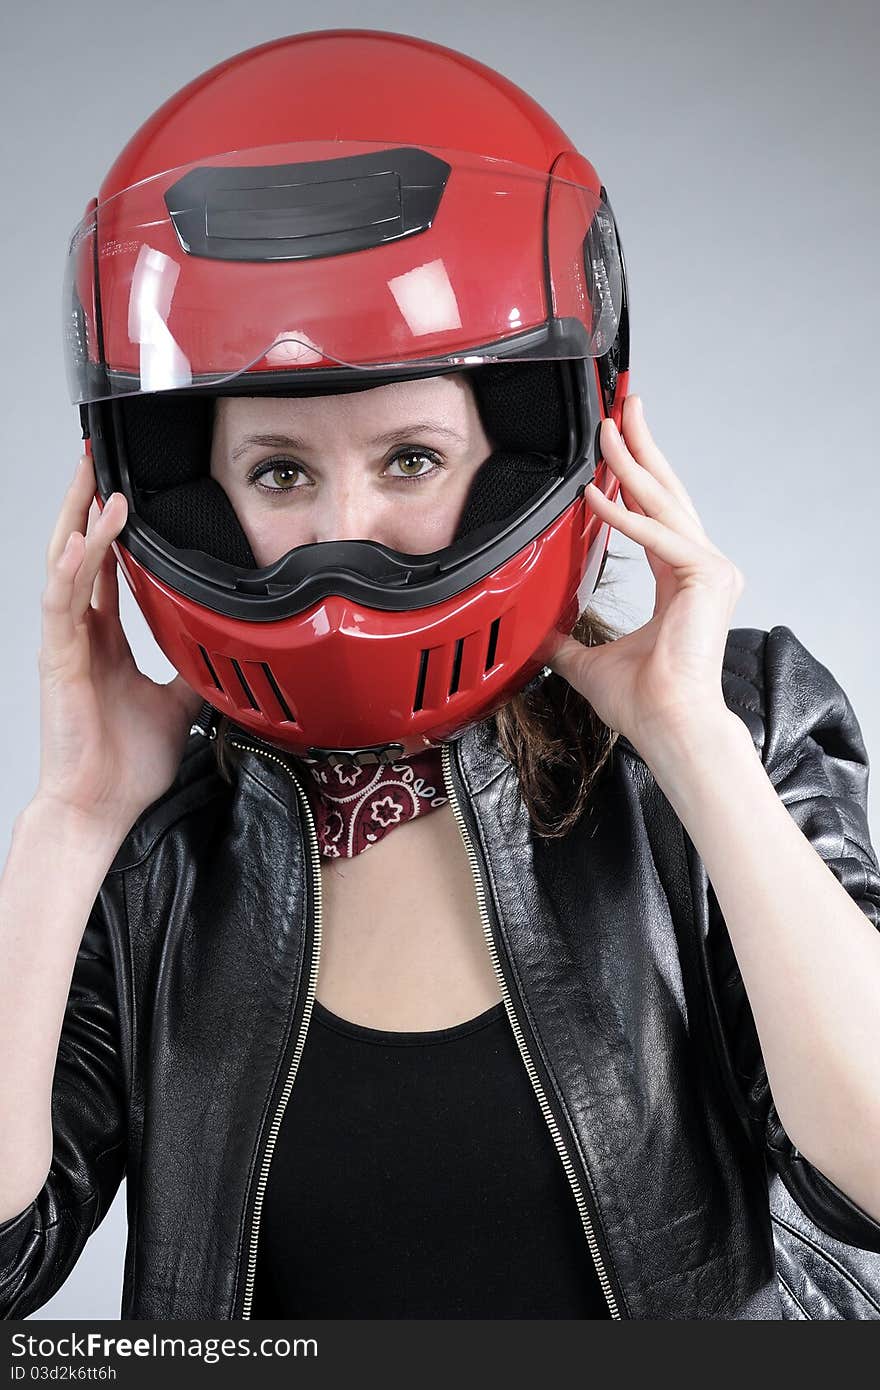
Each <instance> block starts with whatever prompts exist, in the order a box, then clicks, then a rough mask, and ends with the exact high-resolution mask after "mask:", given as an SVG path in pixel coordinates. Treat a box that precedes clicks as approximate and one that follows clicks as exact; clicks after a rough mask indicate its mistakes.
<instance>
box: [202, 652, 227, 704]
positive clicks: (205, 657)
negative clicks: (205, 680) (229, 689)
mask: <svg viewBox="0 0 880 1390" xmlns="http://www.w3.org/2000/svg"><path fill="white" fill-rule="evenodd" d="M199 651H200V652H201V654H202V660H203V661H204V663H205V665H206V666H207V668H208V675H209V676H210V677H211V680H212V681H213V682H214V684H215V686H216V687H217V689H218V690H223V686H222V685H221V684H220V680H219V678H218V676H217V672H216V671H215V670H214V667H213V666H212V665H211V658H210V657H209V656H208V653H207V652H206V651H205V649H204V647H203V646H202V644H201V642H200V643H199ZM224 694H225V691H224Z"/></svg>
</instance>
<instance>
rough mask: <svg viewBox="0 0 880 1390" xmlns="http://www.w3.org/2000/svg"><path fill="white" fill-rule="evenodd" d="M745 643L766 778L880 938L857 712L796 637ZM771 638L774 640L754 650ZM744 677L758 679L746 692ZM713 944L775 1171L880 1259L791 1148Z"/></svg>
mask: <svg viewBox="0 0 880 1390" xmlns="http://www.w3.org/2000/svg"><path fill="white" fill-rule="evenodd" d="M741 634H745V639H746V640H745V641H743V640H742V636H741ZM737 635H738V636H740V643H739V645H737V643H736V641H735V639H734V634H731V641H730V643H729V650H731V652H732V656H731V664H732V666H733V668H734V672H735V679H734V686H735V695H734V696H733V698H728V703H729V704H731V705H732V706H733V707H734V708H735V709H736V712H737V713H739V714H740V715H741V717H742V718H743V719H744V720H745V722H746V723H747V724H749V726H750V727H751V728H752V731H753V736H754V737H755V738H756V739H757V740H758V741H759V742H761V743H762V747H761V757H762V761H763V763H764V767H765V768H766V771H767V774H768V776H769V778H770V780H771V781H772V783H773V785H774V787H775V789H776V791H777V793H778V795H779V797H780V798H781V800H782V801H783V803H784V805H785V806H786V807H787V809H788V811H789V812H790V814H791V815H792V817H793V818H794V820H795V821H796V823H797V825H798V826H799V828H800V829H801V830H802V831H803V833H804V834H805V835H806V836H807V838H808V839H809V841H810V843H811V844H812V845H813V847H814V849H815V850H816V851H817V853H818V854H820V855H821V856H822V859H823V860H824V861H825V863H826V864H827V865H828V867H829V868H830V869H831V871H832V873H833V874H834V875H835V877H836V878H837V879H838V881H839V882H840V883H841V884H842V885H843V887H844V888H845V889H846V891H847V893H848V894H849V895H850V897H851V898H852V899H853V901H854V902H855V903H857V904H858V906H859V907H860V908H861V910H862V912H864V913H865V915H866V916H867V917H868V919H869V920H870V921H871V922H872V924H873V925H874V926H875V927H876V928H877V929H878V930H880V869H878V863H877V855H876V852H875V850H874V848H873V846H872V843H871V838H870V832H869V828H868V815H867V792H868V774H869V761H868V755H867V752H866V750H865V744H864V740H863V737H862V733H861V729H860V727H859V723H858V720H857V718H856V715H855V713H854V711H853V708H852V705H851V704H850V701H849V699H848V697H847V695H846V694H845V693H844V691H843V689H842V688H841V686H840V685H839V684H838V682H837V681H836V680H835V678H834V676H833V675H832V674H831V672H830V671H829V670H828V669H827V668H826V667H825V666H823V665H822V664H821V662H820V661H818V660H817V658H816V657H814V656H813V655H812V654H811V653H810V652H809V651H808V650H807V648H806V647H804V646H803V644H802V643H801V642H800V641H799V640H798V638H797V637H796V636H795V635H794V633H793V632H792V631H791V630H790V628H787V627H784V626H778V627H774V628H772V629H771V631H770V632H768V633H759V632H758V631H757V630H753V629H740V630H737ZM761 638H763V639H765V640H763V641H760V640H752V639H761ZM744 666H745V672H746V676H747V677H749V678H750V679H749V683H748V685H746V686H744V685H743V683H742V682H743V667H744ZM749 686H750V687H751V688H749ZM709 896H710V899H711V900H712V906H711V911H712V912H714V913H719V912H720V909H719V907H718V904H717V900H716V899H715V897H714V893H713V892H712V891H711V887H710V894H709ZM715 940H716V960H715V970H716V973H717V976H718V978H719V979H720V980H721V982H722V990H721V996H722V999H723V1001H724V1010H725V1011H726V1016H725V1018H724V1024H725V1034H726V1043H727V1049H728V1053H729V1055H730V1058H731V1061H732V1064H733V1068H734V1071H735V1073H736V1077H737V1080H738V1082H739V1086H740V1088H741V1090H742V1093H743V1098H744V1101H745V1105H746V1109H747V1111H748V1115H749V1117H750V1119H751V1121H752V1122H753V1124H754V1125H755V1126H757V1131H758V1133H759V1134H760V1135H761V1136H763V1141H764V1144H765V1149H766V1155H767V1159H768V1162H769V1164H770V1166H771V1167H772V1169H773V1170H775V1171H776V1172H777V1173H778V1174H779V1176H780V1178H781V1179H782V1181H783V1182H784V1184H785V1186H786V1188H787V1189H788V1191H789V1192H790V1193H791V1195H792V1196H793V1197H794V1199H795V1200H796V1201H797V1203H798V1204H799V1205H800V1207H801V1208H802V1209H803V1210H804V1211H805V1212H806V1214H807V1215H808V1216H809V1217H811V1218H812V1220H813V1221H814V1222H815V1223H816V1224H817V1225H818V1226H819V1227H820V1228H821V1229H822V1230H824V1231H825V1232H826V1233H827V1234H828V1235H831V1236H834V1237H835V1238H836V1239H838V1240H841V1241H843V1242H845V1243H846V1244H848V1245H854V1246H858V1247H859V1248H861V1249H865V1250H873V1251H880V1222H878V1221H875V1220H874V1219H873V1217H872V1216H870V1215H869V1214H868V1213H867V1212H866V1211H864V1210H863V1209H862V1208H861V1207H859V1206H858V1205H857V1204H856V1203H855V1202H854V1201H852V1200H851V1198H849V1197H848V1196H847V1195H846V1194H845V1193H844V1192H842V1191H841V1189H840V1188H839V1187H837V1186H836V1185H835V1184H834V1183H833V1182H832V1181H831V1180H830V1179H829V1178H827V1177H826V1176H825V1175H824V1174H823V1173H822V1172H820V1170H819V1169H818V1168H816V1167H815V1166H814V1165H813V1164H811V1163H810V1162H808V1160H807V1159H806V1158H805V1157H804V1155H803V1154H802V1153H800V1152H799V1150H798V1149H797V1148H796V1147H795V1146H794V1145H793V1144H792V1142H791V1140H790V1139H789V1138H788V1135H787V1134H786V1132H785V1130H784V1128H783V1126H782V1122H781V1120H780V1118H779V1115H778V1113H777V1110H776V1106H775V1104H774V1102H773V1097H772V1094H771V1092H770V1088H769V1084H768V1080H767V1073H766V1070H765V1067H764V1059H763V1056H762V1054H761V1048H760V1044H759V1041H758V1035H757V1030H756V1028H755V1023H754V1018H753V1015H752V1011H751V1007H750V1004H749V1001H748V998H747V996H746V992H745V988H744V986H743V983H742V978H741V976H740V974H739V969H738V966H737V964H736V958H735V956H734V954H733V950H732V946H731V945H730V941H729V937H728V936H727V933H726V931H724V932H717V933H716V934H715ZM807 1026H808V1025H807ZM878 1085H880V1070H878Z"/></svg>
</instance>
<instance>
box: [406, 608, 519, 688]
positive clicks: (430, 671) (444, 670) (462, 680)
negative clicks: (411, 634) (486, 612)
mask: <svg viewBox="0 0 880 1390" xmlns="http://www.w3.org/2000/svg"><path fill="white" fill-rule="evenodd" d="M508 611H509V610H508ZM506 617H507V614H506V613H502V614H500V615H499V616H498V617H497V618H494V619H493V620H492V622H491V623H490V624H489V627H488V630H487V629H486V628H483V629H481V630H478V631H477V632H469V633H467V634H466V635H465V636H464V637H459V638H457V639H456V640H455V641H454V642H449V643H447V644H446V645H445V646H442V647H424V648H423V649H422V651H421V652H420V653H419V670H418V675H417V677H416V688H415V696H414V698H413V705H412V708H413V713H414V714H417V713H418V711H419V710H421V709H437V708H439V707H441V706H442V705H443V704H445V703H446V701H447V700H448V699H449V698H450V697H451V696H453V695H458V694H459V693H461V692H463V691H466V690H473V688H474V687H475V686H476V685H477V683H478V682H479V681H480V680H481V679H482V677H483V676H484V675H486V673H487V672H489V671H491V670H492V669H493V667H495V666H496V665H497V664H498V662H499V661H500V660H502V659H503V655H504V654H503V653H502V652H500V651H499V643H500V641H501V638H502V636H505V635H508V625H507V624H506V623H504V619H505V618H506ZM502 624H504V626H503V627H502ZM505 645H506V644H505Z"/></svg>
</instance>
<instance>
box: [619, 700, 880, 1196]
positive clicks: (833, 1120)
mask: <svg viewBox="0 0 880 1390" xmlns="http://www.w3.org/2000/svg"><path fill="white" fill-rule="evenodd" d="M646 761H647V762H648V764H649V766H650V767H651V770H652V772H653V773H654V775H655V778H656V780H657V782H658V784H659V786H660V787H661V789H662V791H663V792H664V794H665V795H666V797H667V799H668V800H669V801H670V803H671V805H672V806H673V808H674V809H675V811H676V814H677V815H678V817H679V819H680V820H681V822H682V824H683V825H684V827H685V829H686V830H687V832H688V835H689V836H690V838H691V840H692V841H693V843H694V846H695V848H696V850H697V852H698V853H699V855H700V857H701V859H702V861H703V863H704V865H705V867H706V872H707V874H708V876H709V879H710V881H711V883H712V887H713V889H714V892H715V896H716V897H717V899H718V903H719V906H720V908H721V911H722V913H723V916H724V920H725V922H726V925H727V929H728V932H729V934H730V939H731V942H732V945H733V949H734V952H735V955H736V959H737V962H738V964H739V967H740V972H741V974H742V978H743V983H744V985H745V988H746V993H747V995H748V998H749V1003H750V1005H751V1008H752V1014H753V1016H754V1019H755V1026H756V1028H757V1031H758V1036H759V1040H760V1043H761V1051H762V1053H763V1056H764V1062H765V1065H766V1068H767V1076H768V1080H769V1082H770V1089H771V1091H772V1093H773V1100H774V1102H775V1105H776V1109H777V1111H778V1113H779V1118H780V1120H781V1121H782V1124H783V1126H784V1128H785V1131H786V1133H787V1134H788V1137H789V1139H790V1140H791V1141H792V1143H793V1144H795V1145H796V1146H797V1148H799V1149H800V1151H801V1152H802V1153H803V1154H804V1156H805V1157H806V1158H807V1159H808V1160H809V1161H810V1162H811V1163H813V1164H814V1165H815V1166H816V1167H817V1168H819V1169H820V1171H821V1172H823V1173H824V1174H825V1175H826V1177H828V1178H830V1179H831V1181H832V1182H834V1183H836V1184H837V1186H838V1187H840V1188H841V1190H842V1191H844V1192H845V1193H846V1194H847V1195H848V1196H849V1197H851V1198H852V1200H853V1201H854V1202H856V1203H857V1204H858V1205H860V1206H861V1207H862V1208H863V1209H864V1210H865V1211H867V1212H868V1214H869V1215H870V1216H872V1217H873V1218H874V1219H875V1220H880V1165H878V1162H877V1155H878V1154H880V1079H878V1058H880V932H878V931H877V929H876V927H875V926H874V924H873V922H872V921H871V920H870V919H869V918H868V917H867V916H866V914H865V913H864V912H862V910H861V909H860V907H859V906H858V904H857V903H856V902H854V901H853V900H852V898H851V897H850V896H849V894H848V893H847V891H846V889H845V888H844V887H843V886H842V885H841V884H840V882H839V881H838V880H837V878H836V877H835V875H834V874H833V873H832V871H831V869H830V868H829V867H828V865H827V864H826V863H825V862H824V860H823V859H822V857H821V855H820V854H818V853H817V851H816V850H815V849H814V848H813V846H812V844H811V843H810V841H809V840H808V839H807V837H806V836H805V835H804V834H803V833H802V832H801V830H800V829H799V827H798V826H797V825H796V823H795V821H794V820H793V818H792V816H791V814H790V812H789V811H788V809H787V808H786V807H785V805H784V804H783V802H782V801H781V799H780V798H779V796H778V794H777V792H776V789H775V788H774V786H773V784H772V782H771V781H770V779H769V777H768V776H767V773H766V770H765V768H764V766H763V763H762V762H761V758H760V756H759V754H758V753H757V751H756V750H755V747H754V745H753V743H752V740H751V735H750V734H749V731H748V729H747V728H746V726H745V725H744V724H743V722H742V721H741V720H740V719H739V718H738V717H737V716H736V715H735V714H732V713H731V714H730V715H729V718H728V719H723V718H721V719H715V720H714V721H712V722H711V723H709V724H708V725H707V726H706V727H702V726H700V725H699V724H697V725H695V726H694V727H693V728H692V729H691V730H689V731H688V732H687V735H685V734H684V732H682V734H681V736H680V737H679V738H678V739H677V740H675V741H674V743H672V742H671V743H669V744H667V745H666V746H664V747H662V748H655V749H653V750H651V751H650V753H649V755H647V756H646Z"/></svg>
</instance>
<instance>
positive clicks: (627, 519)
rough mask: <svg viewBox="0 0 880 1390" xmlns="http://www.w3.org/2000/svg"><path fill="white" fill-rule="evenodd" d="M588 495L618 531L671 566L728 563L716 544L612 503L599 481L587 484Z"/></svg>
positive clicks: (597, 511) (598, 511)
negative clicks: (696, 538) (697, 538)
mask: <svg viewBox="0 0 880 1390" xmlns="http://www.w3.org/2000/svg"><path fill="white" fill-rule="evenodd" d="M585 496H586V497H587V498H588V500H589V503H590V506H591V507H593V509H594V510H595V511H596V513H597V514H598V515H599V516H600V517H602V518H603V520H605V521H609V522H610V523H611V525H612V526H613V527H614V528H615V529H616V530H618V531H621V532H622V533H623V535H625V536H629V537H630V538H631V539H632V540H634V541H636V542H637V543H638V544H639V545H642V546H644V548H645V550H649V551H651V552H653V554H654V555H656V556H657V557H658V558H659V559H660V560H663V561H665V563H666V564H667V565H671V566H673V567H674V568H676V569H691V570H694V569H697V568H699V567H700V566H705V565H707V564H709V565H711V566H715V565H718V563H719V560H720V561H723V562H724V564H725V566H726V565H727V564H728V563H729V562H728V561H727V560H726V559H725V557H724V556H723V555H722V554H721V552H720V551H719V550H717V549H716V548H715V547H714V546H708V545H707V544H706V543H705V540H704V539H702V538H701V539H699V540H695V539H694V538H693V537H692V536H690V535H686V534H685V533H684V532H682V531H681V530H676V529H675V528H674V527H671V526H667V525H666V524H665V522H663V521H660V520H658V519H657V518H656V517H654V516H644V515H639V514H638V513H637V512H630V511H624V509H623V508H622V507H618V506H617V504H616V503H615V502H609V500H608V498H607V497H606V496H605V494H604V493H603V492H602V490H601V488H598V487H597V486H596V484H595V483H588V484H587V486H586V488H585Z"/></svg>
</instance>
